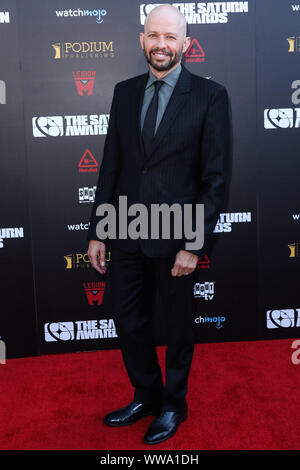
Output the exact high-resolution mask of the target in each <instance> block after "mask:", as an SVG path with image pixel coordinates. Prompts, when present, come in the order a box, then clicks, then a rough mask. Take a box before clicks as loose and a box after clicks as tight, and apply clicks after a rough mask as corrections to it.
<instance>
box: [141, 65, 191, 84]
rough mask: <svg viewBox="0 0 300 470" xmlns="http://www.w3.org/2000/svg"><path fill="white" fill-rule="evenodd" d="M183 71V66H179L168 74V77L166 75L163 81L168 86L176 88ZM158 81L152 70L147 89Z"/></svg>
mask: <svg viewBox="0 0 300 470" xmlns="http://www.w3.org/2000/svg"><path fill="white" fill-rule="evenodd" d="M181 69H182V67H181V64H179V65H178V67H176V69H174V70H172V72H170V73H168V75H166V76H165V77H164V78H163V79H162V80H163V81H164V82H165V83H167V84H168V85H170V86H171V87H172V88H174V87H175V85H176V83H177V80H178V77H179V75H180V72H181ZM156 80H158V79H157V77H156V76H155V75H153V73H152V72H151V70H149V78H148V81H147V85H146V89H147V88H149V87H150V86H151V85H152V84H153V83H154V82H155V81H156Z"/></svg>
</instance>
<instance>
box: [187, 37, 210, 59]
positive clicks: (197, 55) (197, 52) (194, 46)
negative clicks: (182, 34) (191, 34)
mask: <svg viewBox="0 0 300 470" xmlns="http://www.w3.org/2000/svg"><path fill="white" fill-rule="evenodd" d="M184 57H185V61H186V62H204V60H205V52H204V50H203V49H202V47H201V46H200V44H199V42H198V41H197V39H196V38H194V39H192V41H191V44H190V45H189V48H188V49H187V51H186V52H185V54H184Z"/></svg>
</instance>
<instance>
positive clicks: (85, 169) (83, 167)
mask: <svg viewBox="0 0 300 470" xmlns="http://www.w3.org/2000/svg"><path fill="white" fill-rule="evenodd" d="M78 170H79V173H96V172H97V171H98V162H97V160H96V159H95V157H94V155H93V154H92V152H91V151H90V150H89V149H86V150H85V152H84V154H83V155H82V157H81V160H80V162H79V163H78Z"/></svg>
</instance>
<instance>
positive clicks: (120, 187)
mask: <svg viewBox="0 0 300 470" xmlns="http://www.w3.org/2000/svg"><path fill="white" fill-rule="evenodd" d="M140 42H141V47H142V49H143V50H144V54H145V58H146V60H147V62H148V65H149V72H148V73H145V74H143V75H139V76H138V77H134V78H131V79H129V80H125V81H122V82H120V83H118V84H117V85H116V86H115V89H114V95H113V101H112V106H111V112H110V121H109V128H108V133H107V136H106V140H105V145H104V154H103V162H102V166H101V169H100V175H99V181H98V186H97V191H96V197H95V204H94V206H93V210H92V216H91V223H90V228H89V234H88V240H89V249H88V254H89V257H90V260H91V263H92V266H93V267H94V268H95V269H96V270H97V271H98V272H99V273H100V274H104V273H105V272H106V266H105V251H106V249H107V247H106V244H107V242H108V240H109V243H110V246H111V262H110V276H111V283H112V294H113V295H112V309H113V310H112V314H113V316H114V320H115V324H116V328H117V332H118V337H119V342H120V347H121V351H122V356H123V360H124V364H125V366H126V370H127V373H128V376H129V378H130V381H131V384H132V385H133V387H134V396H133V400H132V401H131V402H130V403H129V405H126V406H124V407H122V408H121V409H118V410H116V411H112V412H111V413H109V414H108V415H106V416H105V423H106V424H107V425H110V426H124V425H129V424H132V423H134V422H136V421H137V420H138V419H140V418H141V417H143V416H145V415H149V414H154V415H156V418H155V419H154V421H153V422H152V423H151V425H150V427H149V428H148V430H147V432H146V434H145V436H144V442H146V443H148V444H156V443H159V442H162V441H164V440H165V439H168V438H170V437H171V436H173V435H174V434H175V432H176V431H177V429H178V426H179V424H180V423H181V422H182V421H184V420H185V419H186V417H187V402H186V393H187V381H188V375H189V370H190V366H191V362H192V357H193V351H194V343H195V336H194V334H195V330H194V323H193V313H194V304H193V302H194V298H193V285H194V282H195V273H196V266H197V261H198V256H201V255H202V254H204V253H207V250H208V249H209V247H210V243H211V234H212V232H213V229H214V227H215V224H216V222H217V219H218V215H219V212H220V211H221V209H222V205H223V204H224V198H225V188H226V186H227V179H228V160H229V140H230V139H229V134H230V130H229V129H230V125H229V103H228V95H227V91H226V89H225V88H224V87H223V86H222V85H220V84H219V83H217V82H214V81H212V80H206V79H204V78H202V77H199V76H196V75H194V74H191V73H190V72H189V71H188V70H187V69H186V68H185V67H184V65H183V64H182V63H181V58H182V54H183V53H184V52H185V51H186V50H187V48H188V47H189V44H190V38H189V37H187V35H186V22H185V18H184V16H183V15H182V14H181V13H180V12H179V11H178V10H177V9H176V8H175V7H173V6H171V5H166V4H165V5H161V6H158V7H156V8H154V9H153V10H152V11H151V12H150V13H149V15H148V16H147V18H146V21H145V26H144V33H140ZM119 196H126V197H127V201H128V206H130V205H131V204H135V203H143V204H144V205H145V206H146V207H147V208H149V209H150V206H151V205H152V204H155V203H156V204H157V203H158V204H161V203H168V204H170V205H171V204H173V203H175V202H176V203H178V204H180V205H181V206H183V205H184V204H186V203H191V204H193V205H196V204H204V237H205V238H204V240H205V242H204V245H203V247H202V248H201V249H195V250H186V249H185V246H186V245H185V243H186V241H187V240H186V239H185V235H183V236H182V238H181V239H176V238H175V237H173V238H172V237H171V238H170V239H162V237H161V236H160V237H159V238H158V239H151V238H148V239H147V238H138V239H132V238H116V239H113V238H112V237H111V239H109V236H108V239H107V238H106V239H104V237H101V234H100V236H99V231H97V224H98V223H99V221H100V220H101V216H99V212H98V215H97V213H96V212H97V207H98V206H99V205H100V204H104V203H111V204H113V205H114V206H115V207H116V211H117V215H118V216H119V215H120V214H119V213H118V210H119V211H121V209H120V208H118V207H117V199H118V197H119ZM193 217H194V216H193ZM117 220H119V219H118V217H117ZM128 221H130V217H129V218H128ZM196 222H197V221H196V220H194V219H193V227H195V224H196ZM98 227H99V225H98ZM172 230H173V231H172ZM171 233H174V227H172V229H171ZM101 238H102V239H101ZM156 287H158V289H160V291H161V294H162V298H163V304H164V312H163V315H164V316H165V317H166V324H167V327H168V341H167V348H166V373H165V384H164V383H163V379H162V373H161V368H160V366H159V363H158V360H157V355H156V348H155V338H154V335H153V308H152V307H153V305H152V299H153V298H154V295H153V293H154V289H155V288H156Z"/></svg>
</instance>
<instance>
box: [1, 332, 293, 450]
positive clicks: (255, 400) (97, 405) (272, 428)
mask: <svg viewBox="0 0 300 470" xmlns="http://www.w3.org/2000/svg"><path fill="white" fill-rule="evenodd" d="M292 342H293V340H292V339H291V340H280V341H277V340H276V341H275V340H272V341H256V342H236V343H218V344H200V345H196V348H195V355H194V358H193V363H192V368H191V374H190V380H189V392H188V397H187V400H188V405H189V417H188V419H187V420H186V421H185V422H184V423H182V424H181V426H180V428H179V429H178V431H177V433H176V435H175V436H173V437H172V438H171V439H169V440H167V441H165V442H163V443H161V444H157V445H155V446H149V445H146V444H143V442H142V438H143V435H144V433H145V432H146V429H147V427H148V425H149V424H150V422H151V421H152V419H154V418H153V417H151V416H147V417H145V418H143V419H142V420H140V421H138V422H137V423H135V424H133V425H131V426H126V427H122V428H109V427H108V426H106V425H105V424H103V421H102V420H103V416H104V415H105V414H106V413H108V412H110V411H112V410H114V409H117V408H120V407H121V406H125V405H127V404H128V403H129V401H131V399H132V396H133V389H132V387H131V385H130V383H129V381H128V379H127V375H126V371H125V368H124V366H123V362H122V359H121V353H120V351H119V350H112V351H98V352H84V353H73V354H60V355H49V356H40V357H34V358H24V359H10V360H7V363H6V364H5V365H0V403H1V405H0V407H1V409H0V448H1V449H34V450H36V449H96V450H100V449H101V450H117V449H120V450H124V449H130V450H136V449H143V450H147V451H149V450H159V449H168V450H169V449H175V450H179V449H183V450H188V449H192V450H201V449H210V450H211V449H212V450H215V449H248V450H249V449H250V450H252V449H299V448H300V437H299V436H300V364H299V365H294V364H293V363H292V362H291V354H292V352H293V350H292V349H291V344H292ZM164 352H165V348H164V347H160V348H158V354H159V358H160V363H161V365H162V366H164Z"/></svg>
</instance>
